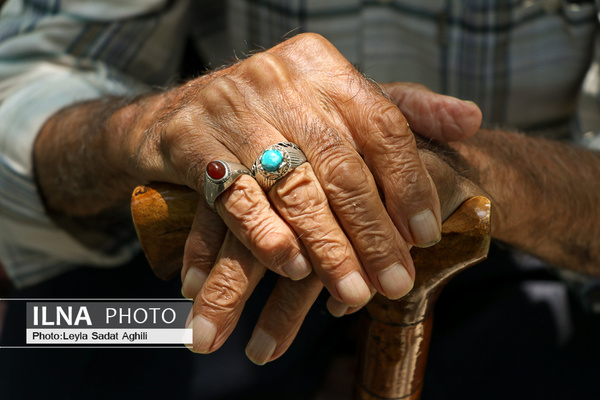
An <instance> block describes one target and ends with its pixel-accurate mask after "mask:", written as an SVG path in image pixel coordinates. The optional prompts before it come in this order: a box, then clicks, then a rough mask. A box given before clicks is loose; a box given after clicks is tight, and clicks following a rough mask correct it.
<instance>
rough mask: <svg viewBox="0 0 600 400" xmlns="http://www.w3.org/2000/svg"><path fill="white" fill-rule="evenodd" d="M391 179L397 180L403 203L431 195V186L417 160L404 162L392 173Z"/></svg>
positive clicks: (418, 200)
mask: <svg viewBox="0 0 600 400" xmlns="http://www.w3.org/2000/svg"><path fill="white" fill-rule="evenodd" d="M393 179H394V180H395V181H396V182H399V183H400V184H399V185H398V186H399V187H400V190H401V191H402V196H401V197H402V198H403V202H404V203H408V202H415V201H416V202H420V201H421V200H423V199H427V198H429V197H430V196H431V194H432V193H431V191H432V186H431V182H430V178H429V176H428V174H427V172H426V171H425V169H424V167H423V166H422V165H421V164H420V163H417V162H406V163H404V164H403V165H402V167H401V169H400V170H399V171H397V172H395V173H394V176H393Z"/></svg>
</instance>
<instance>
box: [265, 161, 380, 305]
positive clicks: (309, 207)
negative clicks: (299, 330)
mask: <svg viewBox="0 0 600 400" xmlns="http://www.w3.org/2000/svg"><path fill="white" fill-rule="evenodd" d="M269 198H270V199H271V201H272V202H273V205H274V206H275V207H276V208H277V209H278V210H279V213H280V214H281V215H282V216H283V218H284V219H285V220H286V221H287V222H288V223H289V224H290V225H291V226H292V228H293V229H294V230H295V231H296V233H297V234H298V235H299V237H300V240H301V241H302V243H303V245H304V248H305V249H306V251H307V253H308V255H309V257H310V260H311V263H312V265H313V268H314V270H315V272H316V273H317V275H318V276H319V278H320V279H321V281H322V282H323V283H324V284H325V286H326V287H327V289H328V290H329V292H330V293H331V294H332V295H333V296H335V297H336V298H337V299H339V300H340V301H342V302H344V303H346V304H349V305H359V304H363V303H364V302H365V301H367V300H368V298H369V287H368V283H367V282H369V279H368V278H367V277H366V276H365V275H363V271H362V266H361V263H360V261H359V259H358V256H357V254H356V252H355V250H354V248H353V247H352V244H351V243H350V241H349V240H348V238H347V237H346V236H345V234H344V232H343V230H342V229H341V228H340V226H339V225H338V223H337V220H336V218H335V216H334V215H333V213H332V212H331V210H330V208H329V205H328V201H327V197H326V196H325V193H324V191H323V189H322V188H321V186H320V185H319V183H318V181H317V179H316V176H315V175H314V172H313V170H312V168H311V166H310V164H308V163H304V164H302V165H301V166H300V167H298V168H296V169H295V170H294V171H293V173H290V174H288V175H286V176H285V177H284V178H283V179H281V180H280V181H278V182H277V183H276V184H275V185H274V187H273V188H272V189H271V190H270V191H269Z"/></svg>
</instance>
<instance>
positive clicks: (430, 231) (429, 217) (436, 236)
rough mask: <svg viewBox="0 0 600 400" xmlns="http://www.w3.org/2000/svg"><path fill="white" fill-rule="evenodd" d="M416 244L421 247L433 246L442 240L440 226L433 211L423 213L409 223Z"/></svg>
mask: <svg viewBox="0 0 600 400" xmlns="http://www.w3.org/2000/svg"><path fill="white" fill-rule="evenodd" d="M408 225H409V226H410V231H411V233H412V236H413V239H414V240H415V244H416V245H418V246H419V247H429V246H433V245H434V244H436V243H437V242H439V241H440V239H441V238H442V233H441V231H440V226H439V225H438V222H437V219H436V218H435V215H433V212H432V211H431V210H425V211H421V212H420V213H417V214H415V215H413V216H412V217H411V218H410V220H409V221H408Z"/></svg>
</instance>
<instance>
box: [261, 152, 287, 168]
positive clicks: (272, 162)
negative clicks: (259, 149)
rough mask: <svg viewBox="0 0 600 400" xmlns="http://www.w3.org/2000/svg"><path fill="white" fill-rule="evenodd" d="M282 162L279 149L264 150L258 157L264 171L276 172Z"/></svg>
mask: <svg viewBox="0 0 600 400" xmlns="http://www.w3.org/2000/svg"><path fill="white" fill-rule="evenodd" d="M282 162H283V154H281V151H279V150H266V151H265V152H264V153H263V154H262V157H261V158H260V163H261V165H262V167H263V168H264V169H265V171H268V172H277V170H278V169H279V166H280V165H281V163H282Z"/></svg>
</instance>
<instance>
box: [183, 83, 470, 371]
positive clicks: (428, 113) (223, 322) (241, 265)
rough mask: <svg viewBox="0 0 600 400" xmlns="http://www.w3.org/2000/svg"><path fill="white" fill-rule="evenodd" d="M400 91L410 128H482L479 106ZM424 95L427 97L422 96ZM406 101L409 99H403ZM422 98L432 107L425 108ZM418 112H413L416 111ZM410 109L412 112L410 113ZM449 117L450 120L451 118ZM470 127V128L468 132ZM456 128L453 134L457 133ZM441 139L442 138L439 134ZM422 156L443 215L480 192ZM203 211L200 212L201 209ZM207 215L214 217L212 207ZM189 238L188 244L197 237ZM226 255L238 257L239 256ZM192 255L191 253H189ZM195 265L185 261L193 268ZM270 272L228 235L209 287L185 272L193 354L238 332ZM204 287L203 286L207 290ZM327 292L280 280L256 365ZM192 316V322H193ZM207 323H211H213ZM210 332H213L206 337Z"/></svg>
mask: <svg viewBox="0 0 600 400" xmlns="http://www.w3.org/2000/svg"><path fill="white" fill-rule="evenodd" d="M395 87H396V88H402V87H405V88H406V90H407V91H409V92H410V93H411V94H412V96H411V97H410V99H411V101H409V102H406V103H404V102H403V101H399V102H398V106H399V107H401V108H402V109H403V112H405V113H406V114H407V115H411V118H412V119H414V120H415V121H414V123H413V120H412V119H411V120H409V121H410V123H411V126H414V125H417V126H419V127H420V128H421V129H424V130H425V131H436V132H438V133H439V132H440V131H441V132H446V137H447V136H448V135H449V134H451V135H456V136H457V137H459V136H460V135H461V134H462V135H463V136H466V135H465V134H464V130H465V129H477V127H478V126H479V122H480V120H481V114H480V112H479V110H478V108H477V107H476V106H473V105H471V104H468V103H464V102H462V101H460V100H457V99H454V98H451V97H447V96H441V95H437V94H434V93H433V92H431V91H428V90H426V89H425V88H423V87H421V86H416V85H412V84H395ZM419 93H421V94H422V96H418V95H419ZM403 98H404V99H406V98H408V97H403ZM418 99H422V101H423V102H425V103H426V104H427V107H423V106H422V104H420V103H419V101H418ZM415 108H417V111H416V112H414V109H415ZM407 110H408V112H407ZM440 115H442V116H444V117H443V118H445V120H444V121H443V122H444V123H447V127H446V128H444V129H440V121H439V120H438V119H437V118H438V117H439V116H440ZM448 116H450V120H448ZM465 126H466V128H465ZM452 130H454V131H452ZM438 137H439V136H438ZM421 157H422V158H423V160H424V161H425V165H426V166H427V168H428V170H429V171H430V173H431V174H432V177H433V179H434V182H435V183H436V186H437V190H438V191H439V192H440V198H441V199H442V200H443V201H442V216H443V218H446V217H447V216H449V215H450V214H451V213H452V212H453V211H454V210H455V209H456V208H457V207H458V206H459V205H460V204H461V203H462V202H463V201H464V200H465V199H467V198H469V197H471V196H473V195H475V194H476V193H477V192H478V190H477V188H476V187H475V186H474V185H473V184H472V183H470V182H469V181H467V180H466V179H464V178H462V177H461V176H459V175H457V174H456V173H455V172H454V169H452V168H450V167H449V166H448V165H447V164H446V163H444V162H443V161H442V160H441V159H440V158H439V157H438V156H437V155H435V154H434V153H432V152H431V151H426V150H421ZM201 210H202V209H200V210H199V211H201ZM204 211H205V212H206V216H207V217H210V213H209V212H208V210H207V209H204ZM194 237H195V236H194V234H192V235H191V236H190V239H188V242H189V241H190V240H195V239H194ZM226 253H227V254H237V256H235V257H231V256H227V255H226ZM188 254H189V253H188ZM191 264H192V263H190V262H186V263H185V265H186V266H189V265H191ZM264 272H265V267H264V266H262V265H261V264H260V263H259V262H257V261H256V259H255V258H254V257H253V256H252V254H251V253H250V252H249V251H247V250H245V248H244V246H243V245H242V244H241V243H240V242H239V241H237V240H235V238H233V236H232V235H228V237H227V239H226V244H225V245H224V246H223V248H222V249H221V253H220V254H219V258H218V260H217V262H216V263H215V267H214V268H213V269H212V271H211V272H210V276H209V278H208V280H206V283H205V277H204V275H200V276H198V272H197V271H196V268H188V269H187V270H186V269H185V268H184V270H183V272H182V279H183V280H184V290H183V292H184V293H185V294H186V295H187V296H188V297H191V298H195V299H196V301H195V305H194V309H193V313H192V314H193V315H195V316H196V317H197V320H196V322H198V321H200V322H199V323H194V330H195V339H196V338H199V339H201V340H199V341H195V343H194V350H195V351H200V352H209V351H213V350H216V349H217V348H218V347H220V346H221V345H222V344H223V343H224V342H225V340H226V338H227V337H228V336H229V334H230V333H231V331H232V330H233V328H234V326H235V324H236V323H237V320H238V319H239V316H240V315H241V312H242V309H243V306H244V303H245V301H246V300H247V298H248V297H249V295H250V293H251V292H252V290H253V289H254V287H255V286H256V284H257V283H258V281H259V280H260V278H261V277H262V275H263V274H264ZM203 283H205V284H204V286H203ZM321 289H322V283H321V282H320V280H319V279H318V278H317V277H316V276H315V274H311V275H310V276H309V277H307V278H306V279H303V280H301V281H296V282H294V281H291V280H289V279H285V278H280V279H279V281H278V283H277V285H276V288H275V290H274V292H273V293H272V294H271V297H270V299H269V301H268V302H267V305H266V306H265V308H264V310H263V313H262V314H261V317H260V320H259V321H258V323H257V326H256V329H255V332H254V335H253V337H252V339H251V341H250V343H249V345H248V349H247V354H248V356H249V357H250V359H252V360H253V361H254V362H256V363H259V364H263V363H265V362H268V361H271V360H273V359H275V358H277V357H279V356H280V355H281V354H283V353H284V352H285V351H286V350H287V348H288V347H289V345H290V344H291V342H292V341H293V339H294V337H295V335H296V333H297V332H298V329H299V328H300V325H301V323H302V321H303V319H304V317H305V315H306V313H307V312H308V310H309V309H310V307H311V305H312V304H313V302H314V301H315V299H316V298H317V296H318V294H319V292H320V291H321ZM328 307H329V309H330V311H331V312H332V313H333V314H334V315H337V316H341V315H344V314H346V313H351V312H354V311H356V310H357V309H359V308H360V307H348V306H347V305H345V304H343V303H341V302H339V301H337V300H336V299H335V298H331V299H330V301H329V303H328ZM191 317H192V316H190V320H191ZM205 320H208V321H210V322H209V323H207V322H205ZM207 331H208V333H206V332H207ZM205 337H210V338H211V340H212V338H213V337H214V338H215V340H214V341H213V342H212V345H209V346H206V345H205V344H204V343H206V341H205V340H203V339H204V338H205Z"/></svg>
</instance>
